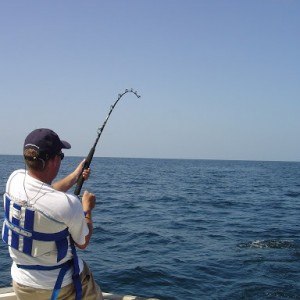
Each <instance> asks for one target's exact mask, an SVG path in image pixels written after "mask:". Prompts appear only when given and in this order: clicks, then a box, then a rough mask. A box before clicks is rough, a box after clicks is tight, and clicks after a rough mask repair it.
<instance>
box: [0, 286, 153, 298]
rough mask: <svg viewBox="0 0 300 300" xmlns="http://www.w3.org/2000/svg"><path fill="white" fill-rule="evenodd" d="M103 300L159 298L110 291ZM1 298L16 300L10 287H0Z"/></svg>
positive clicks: (104, 294) (104, 295)
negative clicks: (118, 293)
mask: <svg viewBox="0 0 300 300" xmlns="http://www.w3.org/2000/svg"><path fill="white" fill-rule="evenodd" d="M103 297H104V300H159V299H157V298H143V297H139V296H131V295H116V294H111V293H103ZM0 299H1V300H17V297H16V294H15V293H14V291H13V288H12V287H5V288H0Z"/></svg>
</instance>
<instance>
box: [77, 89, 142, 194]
mask: <svg viewBox="0 0 300 300" xmlns="http://www.w3.org/2000/svg"><path fill="white" fill-rule="evenodd" d="M127 93H133V94H134V95H135V96H136V97H137V98H140V97H141V96H140V95H138V93H137V92H136V91H133V89H130V90H128V89H126V90H125V92H124V93H122V94H119V95H118V99H117V100H116V101H115V103H114V104H113V105H111V107H110V110H109V113H108V115H107V117H106V119H105V121H104V122H103V124H102V126H101V127H99V128H98V130H97V137H96V140H95V142H94V145H93V146H92V148H91V150H90V152H89V154H88V156H87V157H86V159H85V162H84V166H83V169H82V172H83V170H84V169H87V168H89V166H90V164H91V161H92V159H93V157H94V153H95V150H96V146H97V144H98V142H99V139H100V136H101V134H102V132H103V130H104V127H105V125H106V123H107V121H108V119H109V117H110V115H111V113H112V111H113V110H114V108H115V106H116V105H117V103H118V102H119V101H120V99H121V98H122V97H123V96H124V95H125V94H127ZM82 172H81V175H80V176H79V178H78V180H77V184H76V188H75V191H74V194H75V195H77V196H78V195H79V194H80V191H81V188H82V185H83V182H84V178H83V176H82Z"/></svg>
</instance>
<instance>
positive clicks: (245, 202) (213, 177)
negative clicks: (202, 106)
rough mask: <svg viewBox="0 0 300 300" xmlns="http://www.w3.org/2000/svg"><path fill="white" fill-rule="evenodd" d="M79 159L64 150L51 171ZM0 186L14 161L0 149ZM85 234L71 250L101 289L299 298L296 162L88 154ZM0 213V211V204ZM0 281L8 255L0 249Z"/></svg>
mask: <svg viewBox="0 0 300 300" xmlns="http://www.w3.org/2000/svg"><path fill="white" fill-rule="evenodd" d="M80 161H81V158H79V157H66V158H65V159H64V160H63V162H62V168H61V172H60V174H59V176H64V175H66V174H68V173H69V172H71V171H72V170H73V169H74V168H75V166H76V165H77V164H78V163H79V162H80ZM0 164H1V170H0V178H1V182H0V188H1V193H3V191H4V187H5V182H6V179H7V177H8V176H9V174H10V173H11V172H12V171H13V170H14V169H17V168H23V167H24V164H23V161H22V157H21V156H0ZM84 188H86V189H88V190H90V191H92V192H94V193H95V194H96V195H97V205H96V208H95V211H94V226H95V230H94V235H93V237H92V240H91V244H90V245H89V248H88V250H84V251H80V253H79V255H81V256H82V257H83V258H84V259H85V260H86V261H87V262H88V263H89V265H90V267H91V269H92V270H93V273H94V275H95V278H96V280H97V282H98V283H99V285H100V286H101V288H102V290H103V291H106V292H113V293H117V294H134V295H140V296H147V297H156V298H159V299H178V300H179V299H180V300H198V299H300V238H299V234H300V163H299V162H263V161H259V162H256V161H221V160H171V159H125V158H94V160H93V161H92V174H91V176H90V179H89V180H88V181H87V182H85V184H84ZM1 215H2V216H3V208H2V207H1ZM0 264H1V268H0V286H1V287H4V286H8V285H9V284H10V270H9V266H10V259H9V256H8V254H7V249H6V246H4V245H3V243H2V244H1V246H0Z"/></svg>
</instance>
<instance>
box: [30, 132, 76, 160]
mask: <svg viewBox="0 0 300 300" xmlns="http://www.w3.org/2000/svg"><path fill="white" fill-rule="evenodd" d="M70 148H71V145H70V144H69V143H68V142H66V141H62V140H61V139H60V138H59V136H58V135H57V134H56V133H55V132H54V131H53V130H51V129H47V128H39V129H35V130H33V131H32V132H30V133H29V134H28V136H27V137H26V139H25V142H24V150H25V149H35V150H37V151H38V153H39V157H41V158H44V159H47V158H50V157H53V156H54V155H56V154H58V153H59V152H60V151H61V149H70Z"/></svg>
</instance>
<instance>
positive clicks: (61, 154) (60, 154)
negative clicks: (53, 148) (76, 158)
mask: <svg viewBox="0 0 300 300" xmlns="http://www.w3.org/2000/svg"><path fill="white" fill-rule="evenodd" d="M56 155H57V156H59V157H60V160H63V159H64V157H65V155H64V153H62V152H60V153H58V154H56Z"/></svg>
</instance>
